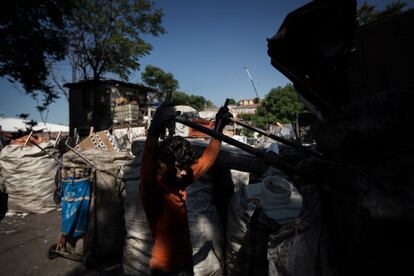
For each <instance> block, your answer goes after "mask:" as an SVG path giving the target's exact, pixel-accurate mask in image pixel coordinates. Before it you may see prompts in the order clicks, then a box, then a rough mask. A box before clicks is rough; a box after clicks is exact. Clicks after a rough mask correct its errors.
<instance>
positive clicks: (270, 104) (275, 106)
mask: <svg viewBox="0 0 414 276" xmlns="http://www.w3.org/2000/svg"><path fill="white" fill-rule="evenodd" d="M304 109H305V107H304V105H303V104H302V103H301V102H300V101H299V99H298V95H297V93H296V91H295V89H294V88H293V85H292V84H287V85H285V86H284V87H280V86H279V87H277V88H273V89H272V90H270V92H269V93H268V94H267V95H266V97H265V98H264V100H263V101H262V102H261V103H260V104H259V106H258V108H257V112H256V114H257V116H259V117H262V118H263V119H262V120H261V121H262V122H265V123H267V124H269V123H270V124H274V123H276V122H282V123H288V122H291V121H293V120H295V118H296V114H297V113H300V112H302V111H303V110H304Z"/></svg>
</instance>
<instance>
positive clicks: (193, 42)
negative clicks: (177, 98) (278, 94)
mask: <svg viewBox="0 0 414 276" xmlns="http://www.w3.org/2000/svg"><path fill="white" fill-rule="evenodd" d="M412 1H413V0H409V1H407V2H408V3H409V5H410V6H412ZM308 2H310V1H301V0H256V1H253V0H221V1H219V0H209V1H194V0H158V1H155V3H156V7H158V8H161V9H163V10H164V13H165V16H164V19H163V26H164V27H165V29H166V31H167V33H166V34H164V35H161V36H160V37H155V38H154V37H147V38H146V40H147V41H148V42H150V43H151V44H152V46H153V50H152V52H151V53H150V55H149V56H146V57H144V58H142V59H141V70H143V69H144V68H145V66H146V65H148V64H151V65H154V66H157V67H160V68H162V69H163V70H164V71H166V72H171V73H172V74H173V75H174V77H175V78H176V79H177V80H178V81H179V86H180V87H179V90H180V91H184V92H186V93H189V94H194V95H201V96H203V97H205V98H207V99H208V100H210V101H212V102H213V103H214V104H216V105H218V106H219V105H221V104H223V103H224V100H225V98H234V99H236V100H238V99H240V98H253V97H255V92H254V89H253V86H252V84H251V82H250V79H249V77H248V75H247V73H246V71H245V70H244V69H243V67H245V66H246V67H247V68H248V69H249V71H250V74H251V76H252V78H253V81H254V83H255V86H256V88H257V91H258V93H259V96H260V97H263V96H264V95H265V94H267V93H268V92H269V91H270V89H271V88H273V87H277V86H283V85H285V84H286V83H288V82H289V81H288V79H286V78H285V77H284V76H283V75H282V74H281V73H279V72H278V71H277V70H276V69H275V68H274V67H273V66H272V65H271V64H270V58H269V56H268V55H267V42H266V38H269V37H271V36H273V35H274V34H275V33H276V32H277V30H278V28H279V26H280V24H281V23H282V21H283V19H284V18H285V16H286V15H287V14H288V13H289V12H290V11H293V10H294V9H296V8H298V7H300V6H302V5H304V4H306V3H308ZM358 2H363V1H358ZM367 2H368V3H371V4H376V5H377V7H378V8H380V9H381V8H383V7H384V6H385V4H386V3H389V2H391V1H387V0H368V1H367ZM56 70H57V74H58V75H59V74H60V75H62V76H66V78H67V79H70V69H69V67H67V66H66V65H65V64H64V63H60V64H59V65H58V66H57V67H56ZM140 75H141V71H137V72H135V73H134V74H133V76H132V78H131V79H130V82H141V79H140ZM35 106H36V102H35V101H34V100H33V99H31V98H30V97H29V96H27V95H25V94H24V93H23V91H22V89H21V88H19V85H12V84H10V83H9V82H8V81H7V79H5V78H0V114H2V116H8V117H15V116H16V114H19V113H30V115H31V117H32V118H33V119H35V120H40V116H39V114H38V113H37V111H36V109H35ZM48 122H50V123H62V124H68V122H69V116H68V104H67V101H66V99H65V98H63V97H62V98H61V99H59V100H57V101H56V102H55V103H53V104H52V105H51V106H50V108H49V115H48Z"/></svg>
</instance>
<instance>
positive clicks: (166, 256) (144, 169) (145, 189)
mask: <svg viewBox="0 0 414 276" xmlns="http://www.w3.org/2000/svg"><path fill="white" fill-rule="evenodd" d="M175 115H176V112H175V110H174V109H173V108H172V106H160V107H159V108H158V109H157V111H156V113H155V114H154V118H153V121H152V123H151V126H150V128H149V131H148V136H147V140H146V143H145V147H144V153H143V157H142V165H141V182H140V196H141V200H142V203H143V206H144V211H145V214H146V217H147V220H148V223H149V225H150V229H151V232H152V237H153V247H152V251H151V260H150V268H151V273H152V275H193V264H192V249H191V248H192V247H191V241H190V232H189V228H188V218H187V206H186V203H185V202H186V198H187V194H186V192H185V188H186V187H187V186H188V185H190V184H191V183H193V182H194V181H195V180H196V179H197V178H199V177H200V176H202V175H203V174H204V173H206V172H207V171H208V169H209V168H210V167H211V166H212V165H213V164H214V162H215V160H216V158H217V156H218V154H219V152H220V145H221V142H220V141H219V140H217V139H214V138H211V140H210V143H209V145H208V146H207V148H206V149H205V150H204V152H203V154H202V156H201V157H200V158H198V159H196V158H195V153H194V150H193V148H192V146H191V144H190V142H188V141H187V140H186V139H184V138H182V137H180V136H173V137H167V138H166V139H165V140H163V141H162V142H161V143H160V144H159V143H158V140H159V137H160V135H161V132H162V131H164V129H165V124H166V122H167V121H168V120H169V119H171V118H172V117H173V116H175ZM230 117H231V114H230V113H229V112H228V109H227V107H222V108H221V109H220V110H219V112H218V113H217V115H216V124H215V129H216V130H217V131H220V132H221V131H222V130H223V128H224V126H225V125H226V124H227V123H228V122H229V119H230Z"/></svg>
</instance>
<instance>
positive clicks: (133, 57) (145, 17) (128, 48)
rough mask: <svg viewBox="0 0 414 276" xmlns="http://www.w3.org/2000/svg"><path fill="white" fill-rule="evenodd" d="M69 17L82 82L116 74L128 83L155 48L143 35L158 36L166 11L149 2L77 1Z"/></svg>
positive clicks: (75, 62) (72, 49) (72, 47)
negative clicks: (141, 61) (142, 61)
mask: <svg viewBox="0 0 414 276" xmlns="http://www.w3.org/2000/svg"><path fill="white" fill-rule="evenodd" d="M76 3H77V5H76V9H75V10H74V12H73V13H72V15H71V16H69V17H67V23H68V33H69V37H70V42H71V43H70V55H71V60H72V62H73V65H74V67H75V68H77V69H78V70H79V71H80V72H81V74H82V78H83V79H95V80H97V79H100V78H102V77H103V76H105V75H106V74H108V73H110V74H115V75H117V76H119V77H120V78H121V79H123V80H125V81H127V80H128V78H129V76H130V74H131V73H132V72H133V71H135V70H137V69H139V65H140V64H139V62H138V61H139V59H140V58H141V57H143V56H145V55H148V54H149V52H150V51H151V49H152V46H151V45H150V44H149V43H147V42H145V41H144V40H143V38H142V35H143V34H151V35H154V36H158V35H159V34H163V33H164V32H165V30H164V28H163V27H162V26H161V19H162V17H163V12H162V11H161V10H159V9H154V3H153V2H151V1H147V0H135V1H130V0H77V1H76Z"/></svg>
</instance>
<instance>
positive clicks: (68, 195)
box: [61, 177, 91, 237]
mask: <svg viewBox="0 0 414 276" xmlns="http://www.w3.org/2000/svg"><path fill="white" fill-rule="evenodd" d="M90 202H91V182H90V179H89V178H81V179H76V178H73V177H69V178H65V179H63V181H62V225H61V232H62V234H63V235H65V236H71V237H79V236H81V235H82V234H84V233H85V232H86V231H87V229H88V220H89V206H90Z"/></svg>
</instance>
